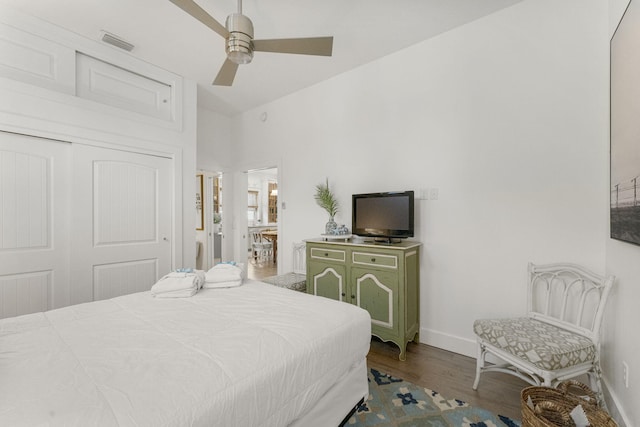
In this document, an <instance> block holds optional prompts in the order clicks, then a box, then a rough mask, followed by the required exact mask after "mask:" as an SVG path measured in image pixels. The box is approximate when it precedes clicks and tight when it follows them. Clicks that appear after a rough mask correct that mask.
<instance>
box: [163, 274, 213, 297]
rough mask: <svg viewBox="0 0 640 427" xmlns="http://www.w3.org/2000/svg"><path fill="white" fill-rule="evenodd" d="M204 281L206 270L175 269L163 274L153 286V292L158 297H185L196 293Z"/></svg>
mask: <svg viewBox="0 0 640 427" xmlns="http://www.w3.org/2000/svg"><path fill="white" fill-rule="evenodd" d="M203 283H204V271H201V270H195V271H194V272H190V273H186V272H177V271H174V272H172V273H169V274H167V275H165V276H163V277H162V278H161V279H160V280H158V282H157V283H156V284H155V285H153V286H152V287H151V294H152V295H153V296H157V297H160V296H161V297H167V298H183V297H190V296H193V295H195V293H196V292H198V289H200V288H201V287H202V284H203Z"/></svg>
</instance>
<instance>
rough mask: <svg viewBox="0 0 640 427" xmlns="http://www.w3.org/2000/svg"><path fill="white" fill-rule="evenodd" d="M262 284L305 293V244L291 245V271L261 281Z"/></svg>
mask: <svg viewBox="0 0 640 427" xmlns="http://www.w3.org/2000/svg"><path fill="white" fill-rule="evenodd" d="M262 281H263V282H266V283H269V284H272V285H275V286H279V287H281V288H287V289H292V290H294V291H301V292H306V291H307V271H306V244H305V243H304V242H301V243H294V244H293V271H292V272H290V273H285V274H281V275H279V276H271V277H267V278H264V279H262Z"/></svg>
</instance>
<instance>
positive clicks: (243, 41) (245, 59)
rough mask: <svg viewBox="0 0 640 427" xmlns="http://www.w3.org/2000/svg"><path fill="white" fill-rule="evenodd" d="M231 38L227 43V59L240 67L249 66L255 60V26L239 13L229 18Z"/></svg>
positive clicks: (229, 37)
mask: <svg viewBox="0 0 640 427" xmlns="http://www.w3.org/2000/svg"><path fill="white" fill-rule="evenodd" d="M226 27H227V30H229V36H228V37H227V42H226V48H225V50H226V52H227V58H229V60H230V61H232V62H235V63H236V64H238V65H241V64H248V63H250V62H251V60H252V59H253V24H252V23H251V20H250V19H249V18H247V17H246V16H244V15H241V14H239V13H233V14H231V15H229V16H228V17H227V23H226Z"/></svg>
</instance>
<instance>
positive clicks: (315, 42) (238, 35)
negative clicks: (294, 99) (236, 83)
mask: <svg viewBox="0 0 640 427" xmlns="http://www.w3.org/2000/svg"><path fill="white" fill-rule="evenodd" d="M170 1H171V3H173V4H175V5H176V6H178V7H179V8H180V9H182V10H183V11H185V12H187V13H188V14H189V15H191V16H192V17H194V18H195V19H197V20H198V21H200V22H202V23H203V24H204V25H206V26H207V27H209V28H211V29H212V30H213V31H215V32H216V33H218V34H220V35H221V36H222V37H224V38H225V51H226V53H227V59H226V60H225V61H224V63H223V64H222V67H221V68H220V71H219V72H218V75H217V76H216V78H215V80H214V81H213V84H214V85H216V86H231V84H232V83H233V79H234V78H235V76H236V71H237V70H238V65H242V64H248V63H250V62H251V61H252V60H253V52H254V51H259V52H275V53H293V54H301V55H320V56H331V55H332V51H333V37H309V38H293V39H274V40H254V39H253V23H252V22H251V20H250V19H249V18H248V17H246V16H244V15H243V14H242V0H238V13H232V14H231V15H229V16H228V17H227V20H226V26H225V27H223V26H222V25H221V24H220V23H219V22H218V21H216V20H215V19H214V18H213V17H212V16H211V15H209V14H208V13H207V12H206V11H205V10H204V9H202V8H201V7H200V6H198V5H197V4H196V3H195V2H194V1H193V0H170Z"/></svg>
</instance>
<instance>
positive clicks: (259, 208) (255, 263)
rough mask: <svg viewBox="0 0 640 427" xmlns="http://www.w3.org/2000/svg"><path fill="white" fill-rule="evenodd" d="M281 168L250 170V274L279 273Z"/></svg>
mask: <svg viewBox="0 0 640 427" xmlns="http://www.w3.org/2000/svg"><path fill="white" fill-rule="evenodd" d="M278 223H279V221H278V169H277V168H275V167H273V168H265V169H255V170H250V171H248V172H247V228H248V229H247V236H248V237H249V239H248V243H249V244H248V253H247V265H248V268H247V276H248V277H249V278H250V279H256V280H259V279H262V278H265V277H269V276H274V275H276V274H277V273H278V234H279V233H278V232H279V226H278Z"/></svg>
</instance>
